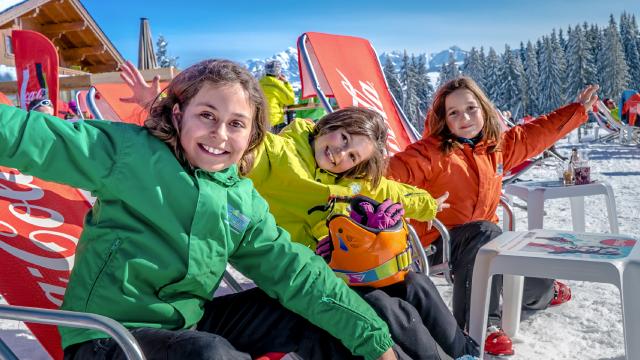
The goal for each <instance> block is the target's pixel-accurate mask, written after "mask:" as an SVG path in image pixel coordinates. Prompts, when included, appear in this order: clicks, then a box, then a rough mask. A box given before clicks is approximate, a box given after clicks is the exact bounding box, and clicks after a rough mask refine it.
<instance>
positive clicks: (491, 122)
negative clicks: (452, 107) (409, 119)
mask: <svg viewBox="0 0 640 360" xmlns="http://www.w3.org/2000/svg"><path fill="white" fill-rule="evenodd" d="M460 89H466V90H469V91H471V92H472V93H473V95H475V97H476V99H477V100H478V103H480V107H481V108H482V115H483V117H484V125H483V127H482V140H485V141H489V140H493V141H495V145H493V146H492V147H491V148H490V149H489V152H492V151H495V150H496V149H497V147H498V145H499V141H500V121H499V120H498V116H497V115H496V113H495V110H494V108H493V104H492V103H491V100H489V98H488V97H487V95H486V94H485V93H484V92H483V91H482V89H480V86H478V84H477V83H476V82H475V81H473V79H471V78H469V77H466V76H461V77H457V78H455V79H452V80H449V81H447V82H446V83H444V84H443V85H442V86H441V87H440V88H439V89H438V91H437V92H436V94H435V96H434V98H433V103H432V105H431V108H430V109H429V113H428V114H427V125H428V127H429V136H436V137H438V138H439V139H440V140H442V144H441V145H440V150H441V151H442V153H444V154H448V153H449V152H451V151H452V150H453V147H454V146H456V145H458V146H459V145H460V144H459V143H458V142H457V141H456V137H455V135H453V133H451V130H449V127H448V126H447V113H446V108H445V100H446V99H447V96H449V94H451V93H452V92H454V91H456V90H460Z"/></svg>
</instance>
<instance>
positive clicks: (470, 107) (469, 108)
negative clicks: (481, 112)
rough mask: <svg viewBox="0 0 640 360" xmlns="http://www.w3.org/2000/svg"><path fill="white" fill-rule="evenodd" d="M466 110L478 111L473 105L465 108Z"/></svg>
mask: <svg viewBox="0 0 640 360" xmlns="http://www.w3.org/2000/svg"><path fill="white" fill-rule="evenodd" d="M467 110H469V112H476V111H478V107H477V106H474V105H471V106H469V107H467Z"/></svg>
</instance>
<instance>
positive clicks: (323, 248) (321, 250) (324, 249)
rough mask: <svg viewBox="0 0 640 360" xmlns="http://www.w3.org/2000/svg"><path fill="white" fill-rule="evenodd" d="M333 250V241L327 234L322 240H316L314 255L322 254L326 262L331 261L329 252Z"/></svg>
mask: <svg viewBox="0 0 640 360" xmlns="http://www.w3.org/2000/svg"><path fill="white" fill-rule="evenodd" d="M332 251H333V243H332V242H331V238H330V237H329V236H325V237H324V238H322V240H320V241H318V245H317V246H316V255H320V256H322V258H323V259H324V261H326V262H327V263H328V262H329V261H331V252H332Z"/></svg>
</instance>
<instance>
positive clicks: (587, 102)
mask: <svg viewBox="0 0 640 360" xmlns="http://www.w3.org/2000/svg"><path fill="white" fill-rule="evenodd" d="M599 88H600V86H598V85H589V86H587V87H586V88H585V89H584V90H582V92H581V93H580V94H579V95H578V98H577V99H576V102H579V103H580V104H582V106H584V109H585V111H587V112H589V110H591V109H593V104H595V103H596V101H598V94H596V91H598V89H599Z"/></svg>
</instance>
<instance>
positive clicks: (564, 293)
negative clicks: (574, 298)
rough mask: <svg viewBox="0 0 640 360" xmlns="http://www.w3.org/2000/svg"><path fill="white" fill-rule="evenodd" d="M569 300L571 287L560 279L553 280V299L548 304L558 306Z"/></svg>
mask: <svg viewBox="0 0 640 360" xmlns="http://www.w3.org/2000/svg"><path fill="white" fill-rule="evenodd" d="M569 300H571V288H569V286H567V285H566V284H563V283H561V282H560V281H557V280H556V281H554V282H553V299H551V302H550V303H549V306H558V305H562V304H564V303H566V302H567V301H569Z"/></svg>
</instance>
